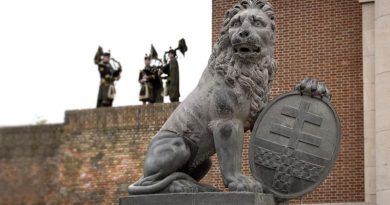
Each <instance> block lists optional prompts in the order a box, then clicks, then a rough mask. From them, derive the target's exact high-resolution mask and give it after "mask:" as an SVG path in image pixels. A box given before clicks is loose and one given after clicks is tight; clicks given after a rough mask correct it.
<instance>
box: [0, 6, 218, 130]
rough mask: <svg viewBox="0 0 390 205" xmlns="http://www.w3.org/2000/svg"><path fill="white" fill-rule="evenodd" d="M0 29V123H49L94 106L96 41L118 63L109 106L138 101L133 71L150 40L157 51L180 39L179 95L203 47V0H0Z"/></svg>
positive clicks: (207, 31)
mask: <svg viewBox="0 0 390 205" xmlns="http://www.w3.org/2000/svg"><path fill="white" fill-rule="evenodd" d="M0 28H1V31H0V33H1V34H0V59H1V60H0V73H1V76H2V79H1V80H0V96H1V97H0V126H1V125H3V126H4V125H18V124H34V123H35V122H36V121H37V120H39V119H47V120H48V122H49V123H56V122H62V121H63V118H64V111H65V110H72V109H84V108H94V107H95V106H96V98H97V92H98V86H99V75H98V70H97V67H96V65H95V64H94V63H93V57H94V55H95V52H96V50H97V47H98V45H101V46H103V48H104V49H105V50H108V49H111V53H112V56H113V57H115V58H116V59H117V60H119V61H120V62H121V63H122V66H123V72H122V78H121V80H120V81H119V82H117V84H116V85H117V97H116V99H115V101H114V106H126V105H136V104H137V105H138V104H140V102H139V101H138V92H139V88H140V85H139V84H138V82H137V80H138V73H139V70H140V69H142V68H143V57H144V55H145V53H149V51H150V44H151V43H153V44H154V45H155V47H156V49H157V51H158V52H159V54H160V56H161V55H162V54H163V52H164V51H166V50H168V48H169V46H173V47H176V46H177V43H178V40H179V39H180V38H185V39H186V41H187V45H188V48H189V51H188V53H187V54H186V57H185V58H183V57H182V56H180V58H179V64H180V77H181V80H180V81H181V89H180V91H181V94H182V98H181V99H183V98H184V97H185V96H186V95H187V94H188V93H189V92H190V91H191V90H192V89H193V88H194V87H195V86H196V84H197V82H198V80H199V78H200V75H201V73H202V71H203V70H204V68H205V67H206V65H207V61H208V58H209V55H210V52H211V0H197V1H194V0H164V1H162V0H148V1H129V0H110V1H107V0H105V1H103V0H66V1H65V0H62V1H59V0H33V1H31V0H3V1H0ZM166 101H167V99H166Z"/></svg>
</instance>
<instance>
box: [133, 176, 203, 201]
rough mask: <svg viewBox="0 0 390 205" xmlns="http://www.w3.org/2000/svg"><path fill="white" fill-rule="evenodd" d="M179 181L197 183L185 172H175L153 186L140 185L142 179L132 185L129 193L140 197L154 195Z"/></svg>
mask: <svg viewBox="0 0 390 205" xmlns="http://www.w3.org/2000/svg"><path fill="white" fill-rule="evenodd" d="M177 179H185V180H189V181H191V182H194V183H197V182H196V181H195V180H194V179H193V178H192V177H190V176H189V175H188V174H185V173H183V172H174V173H172V174H170V175H168V176H167V177H165V178H164V179H162V180H161V181H158V182H156V183H154V184H152V185H146V186H142V185H140V184H141V183H142V179H140V180H139V181H137V182H135V183H134V184H132V185H130V186H129V188H128V189H127V190H128V192H129V195H139V194H154V193H158V192H160V191H162V190H163V189H165V188H167V187H168V186H169V185H170V184H171V183H172V182H173V181H175V180H177Z"/></svg>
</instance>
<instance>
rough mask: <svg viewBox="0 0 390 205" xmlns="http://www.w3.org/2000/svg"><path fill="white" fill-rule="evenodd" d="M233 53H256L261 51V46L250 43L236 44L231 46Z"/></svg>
mask: <svg viewBox="0 0 390 205" xmlns="http://www.w3.org/2000/svg"><path fill="white" fill-rule="evenodd" d="M233 50H234V53H240V54H257V53H260V52H261V48H260V46H258V45H252V44H237V45H234V46H233Z"/></svg>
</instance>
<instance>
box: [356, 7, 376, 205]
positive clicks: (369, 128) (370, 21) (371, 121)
mask: <svg viewBox="0 0 390 205" xmlns="http://www.w3.org/2000/svg"><path fill="white" fill-rule="evenodd" d="M360 2H361V3H362V20H363V24H362V25H363V28H362V29H363V94H364V108H363V109H364V185H365V197H364V198H365V201H366V202H367V203H369V204H375V203H376V179H375V176H376V170H375V164H376V158H375V152H376V151H375V4H374V1H373V0H360Z"/></svg>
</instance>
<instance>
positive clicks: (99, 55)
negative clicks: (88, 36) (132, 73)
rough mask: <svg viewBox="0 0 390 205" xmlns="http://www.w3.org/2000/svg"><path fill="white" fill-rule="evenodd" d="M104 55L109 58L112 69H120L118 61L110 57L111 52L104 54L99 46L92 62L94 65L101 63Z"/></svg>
mask: <svg viewBox="0 0 390 205" xmlns="http://www.w3.org/2000/svg"><path fill="white" fill-rule="evenodd" d="M104 54H107V55H109V56H110V64H111V66H112V68H114V70H119V69H122V65H121V63H120V62H119V61H117V60H116V59H115V58H112V57H111V50H109V51H108V52H107V53H104V52H103V48H102V47H101V46H99V48H98V50H97V51H96V54H95V58H94V62H95V64H96V65H97V64H99V63H100V62H101V60H102V57H103V55H104Z"/></svg>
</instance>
